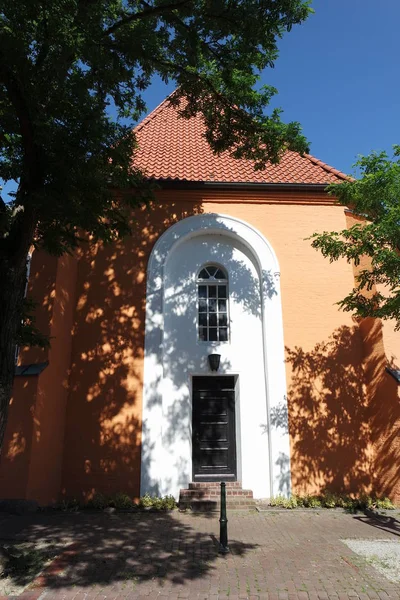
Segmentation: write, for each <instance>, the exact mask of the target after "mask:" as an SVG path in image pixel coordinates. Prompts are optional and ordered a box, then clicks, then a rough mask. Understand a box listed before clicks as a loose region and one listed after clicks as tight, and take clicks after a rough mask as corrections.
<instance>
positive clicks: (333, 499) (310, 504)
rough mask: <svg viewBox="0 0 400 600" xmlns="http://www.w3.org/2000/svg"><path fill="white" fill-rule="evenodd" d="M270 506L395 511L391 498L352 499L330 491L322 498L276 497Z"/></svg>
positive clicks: (361, 495) (307, 496)
mask: <svg viewBox="0 0 400 600" xmlns="http://www.w3.org/2000/svg"><path fill="white" fill-rule="evenodd" d="M269 504H270V506H277V507H280V508H299V507H304V508H321V507H324V508H344V509H345V510H351V511H355V510H365V509H366V508H381V509H386V510H391V509H394V508H395V506H394V504H393V503H392V502H391V501H390V500H389V498H377V497H376V496H369V495H368V494H360V496H359V497H358V498H352V497H350V496H347V495H345V494H336V493H334V492H331V491H329V490H324V491H323V492H322V494H321V495H320V496H317V495H311V494H305V495H304V496H297V495H295V494H293V495H292V496H290V497H289V498H286V497H285V496H281V495H279V496H275V497H273V498H271V499H270V502H269Z"/></svg>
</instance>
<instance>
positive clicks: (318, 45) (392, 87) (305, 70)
mask: <svg viewBox="0 0 400 600" xmlns="http://www.w3.org/2000/svg"><path fill="white" fill-rule="evenodd" d="M313 8H314V10H315V14H314V15H311V16H310V17H309V19H308V20H307V21H306V22H305V23H303V24H302V25H299V26H297V27H295V28H293V29H292V31H291V32H290V33H287V34H286V35H285V36H284V38H283V39H282V40H281V41H280V44H279V47H280V56H279V58H278V60H277V62H276V65H275V68H274V69H268V70H267V71H265V73H264V74H263V76H262V82H263V83H267V84H270V85H274V86H275V87H276V88H278V92H279V94H278V96H277V97H276V98H275V100H274V106H280V107H281V108H282V109H283V110H284V113H283V117H282V118H283V119H284V120H286V121H289V120H290V121H292V120H294V121H299V122H300V123H301V124H302V126H303V131H304V133H305V135H306V136H307V138H308V140H309V142H310V145H311V153H312V154H314V156H316V157H318V158H319V159H321V160H323V161H324V162H327V163H328V164H330V165H332V166H333V167H336V168H337V169H340V170H342V171H344V172H346V173H352V172H353V171H352V164H353V163H354V161H355V159H356V157H357V155H358V154H369V153H370V152H371V151H372V150H387V151H388V152H390V151H391V147H392V145H393V144H395V143H400V120H399V116H400V78H399V66H398V64H399V48H398V42H399V38H400V36H399V23H400V2H399V0H384V2H380V3H377V2H376V0H314V2H313ZM173 89H174V85H173V83H171V84H170V85H168V86H165V85H164V84H163V83H162V82H160V81H158V80H155V81H154V84H153V85H152V86H151V87H150V88H149V89H148V90H147V91H146V93H145V100H146V102H147V107H148V111H151V110H152V109H153V108H155V107H156V106H157V105H158V104H159V103H160V102H161V101H162V100H163V99H164V97H165V96H166V95H167V94H168V93H170V92H171V91H172V90H173ZM7 187H8V188H9V187H10V186H7Z"/></svg>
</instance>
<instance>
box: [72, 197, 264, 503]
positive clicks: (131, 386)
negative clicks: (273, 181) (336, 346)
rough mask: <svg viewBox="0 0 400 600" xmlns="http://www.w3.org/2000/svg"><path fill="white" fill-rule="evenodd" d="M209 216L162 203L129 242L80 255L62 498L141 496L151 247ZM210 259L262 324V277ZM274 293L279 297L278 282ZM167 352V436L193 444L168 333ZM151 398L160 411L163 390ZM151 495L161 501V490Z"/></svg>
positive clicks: (186, 362)
mask: <svg viewBox="0 0 400 600" xmlns="http://www.w3.org/2000/svg"><path fill="white" fill-rule="evenodd" d="M202 212H203V210H202V206H201V204H200V203H197V204H196V203H188V202H164V203H162V202H161V201H159V202H156V203H155V204H154V208H153V209H152V210H147V209H144V210H141V211H138V214H137V215H135V218H136V221H135V223H133V226H132V228H133V233H132V236H131V237H129V238H126V239H124V240H121V241H119V242H117V243H113V244H110V245H108V246H105V245H101V244H99V245H96V246H93V247H91V248H87V247H86V248H83V249H82V250H81V255H80V261H79V270H78V283H77V290H78V291H77V306H76V311H75V324H74V331H73V349H72V361H71V374H70V381H69V385H70V394H69V399H68V406H67V421H66V435H65V443H64V466H63V479H62V494H63V496H64V497H68V498H69V497H71V496H75V497H77V498H79V499H82V496H83V497H84V498H85V499H87V498H90V497H91V496H92V495H93V493H95V492H97V491H100V492H102V493H106V494H113V493H116V492H117V491H123V492H126V493H129V494H130V495H131V496H134V497H138V496H139V494H140V489H139V484H140V468H141V451H142V453H144V455H143V460H142V468H145V469H146V468H147V470H148V467H149V460H150V458H149V457H150V455H151V451H152V449H151V448H149V447H145V448H142V450H141V427H142V422H141V413H142V384H143V358H144V331H145V308H146V269H147V263H148V259H149V256H150V253H151V250H152V248H153V245H154V243H155V242H156V241H157V239H158V238H159V236H160V235H161V234H162V233H163V232H164V231H165V230H166V229H167V228H169V227H170V226H172V225H173V224H174V223H176V222H177V221H179V220H181V219H183V218H185V217H188V216H190V215H194V214H200V213H202ZM212 260H215V261H217V262H219V263H221V264H223V265H224V266H225V267H226V268H227V270H228V273H229V276H230V278H231V279H230V281H231V282H233V278H239V279H241V280H242V281H245V285H243V286H242V287H241V288H239V286H235V289H236V290H239V291H237V292H236V293H237V295H238V298H236V300H237V301H240V302H241V304H242V306H243V310H245V311H248V312H250V313H252V314H256V315H257V316H259V311H260V302H259V290H258V288H259V281H258V278H257V279H255V278H254V277H251V273H250V272H249V271H248V270H247V269H245V268H244V267H243V266H242V265H241V264H240V263H239V262H238V261H237V260H235V258H234V257H233V253H232V251H228V250H226V249H225V251H224V252H221V253H219V254H218V256H213V255H211V254H210V261H212ZM180 287H182V289H183V290H186V292H188V290H189V288H190V287H191V289H192V292H193V289H194V288H193V279H190V281H189V279H188V278H187V277H186V278H184V279H183V280H182V281H181V282H180ZM178 292H179V290H177V293H178ZM269 293H270V294H273V293H274V290H273V280H272V276H271V283H270V289H269ZM150 301H151V300H150ZM187 301H188V297H187V294H185V293H181V300H180V303H181V309H182V310H181V313H180V315H181V316H179V319H181V318H182V319H185V327H186V334H187V335H192V336H193V339H194V340H195V339H196V336H197V332H196V315H194V318H193V319H192V321H188V320H187V316H186V314H185V307H186V304H187ZM165 344H166V345H167V349H166V352H167V354H168V357H169V361H168V368H169V369H171V370H172V371H174V372H175V373H178V377H177V378H176V382H177V383H178V384H179V385H177V387H176V389H174V390H172V394H173V395H174V398H175V401H174V404H173V405H172V406H171V408H170V413H171V414H170V415H169V425H168V428H167V430H166V435H167V436H179V435H183V436H187V435H188V431H187V429H186V428H185V431H182V429H183V428H182V423H181V420H182V411H184V410H185V409H184V406H183V405H182V401H181V399H182V389H181V388H183V387H184V386H187V385H188V381H187V377H188V376H187V369H188V368H189V369H190V357H185V356H182V355H180V354H179V353H177V352H174V349H175V348H176V347H177V333H176V332H175V331H172V332H171V331H170V332H169V337H168V339H166V340H165ZM205 372H207V371H205ZM157 396H158V398H157ZM154 398H155V402H159V395H158V393H157V390H154ZM178 468H180V467H179V465H178ZM181 469H182V471H183V470H184V469H185V465H184V464H182V465H181ZM144 479H146V474H144ZM152 491H153V493H155V494H158V493H159V491H158V490H157V489H156V488H153V489H152Z"/></svg>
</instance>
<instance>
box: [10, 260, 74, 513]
mask: <svg viewBox="0 0 400 600" xmlns="http://www.w3.org/2000/svg"><path fill="white" fill-rule="evenodd" d="M75 286H76V260H75V259H74V258H72V257H70V256H63V257H62V258H60V259H56V258H54V257H49V256H46V255H44V254H43V253H40V252H35V253H34V255H33V258H32V265H31V278H30V290H29V292H30V294H31V295H32V296H33V298H34V299H35V300H36V302H37V304H38V309H37V325H38V327H39V328H40V329H41V331H43V332H44V333H46V334H47V335H48V336H49V337H50V339H51V348H50V349H49V350H47V349H46V350H39V349H34V348H33V349H29V350H28V349H27V350H22V351H21V353H20V362H22V363H23V364H28V363H30V362H44V361H46V360H47V361H48V362H49V366H48V367H47V368H46V369H45V370H44V371H42V373H41V374H40V375H39V376H26V377H17V378H16V380H15V385H14V395H13V396H14V397H13V399H12V402H11V406H10V416H9V422H8V427H7V432H6V438H5V442H4V447H3V451H2V456H1V462H0V497H7V498H21V497H22V498H29V499H35V500H37V501H38V502H39V503H41V504H49V503H53V502H55V501H56V500H57V499H58V498H59V495H60V486H61V467H62V456H63V448H64V431H65V408H66V402H67V396H68V373H69V367H70V353H71V331H72V326H73V321H72V319H73V309H74V307H75Z"/></svg>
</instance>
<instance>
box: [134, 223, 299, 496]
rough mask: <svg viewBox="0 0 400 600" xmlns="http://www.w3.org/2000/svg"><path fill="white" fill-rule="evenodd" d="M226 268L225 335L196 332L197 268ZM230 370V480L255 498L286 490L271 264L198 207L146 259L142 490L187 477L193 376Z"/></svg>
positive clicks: (278, 322)
mask: <svg viewBox="0 0 400 600" xmlns="http://www.w3.org/2000/svg"><path fill="white" fill-rule="evenodd" d="M207 263H213V264H220V265H221V266H222V267H224V269H225V270H226V272H227V274H228V286H229V301H230V337H229V341H228V342H203V341H199V340H198V335H197V274H198V272H199V269H200V267H201V266H202V265H204V264H207ZM211 352H218V353H219V354H220V355H221V366H220V369H219V373H218V374H219V375H234V376H235V379H236V381H237V382H238V385H237V389H238V391H237V397H236V409H235V410H236V454H237V474H238V477H237V478H238V479H239V480H240V481H242V485H243V487H244V488H246V489H252V490H253V492H254V496H255V497H256V498H257V497H259V498H260V497H269V496H272V495H277V494H285V495H286V494H288V493H289V492H290V459H289V456H290V453H289V433H288V417H287V400H286V380H285V367H284V346H283V327H282V310H281V296H280V286H279V266H278V262H277V258H276V256H275V253H274V251H273V250H272V248H271V246H270V244H269V243H268V241H267V240H266V239H265V238H264V237H263V236H262V235H261V234H260V233H259V232H258V231H257V230H256V229H255V228H253V227H252V226H250V225H249V224H247V223H245V222H243V221H241V220H239V219H235V218H233V217H229V216H225V215H218V214H202V215H196V216H193V217H189V218H186V219H183V220H182V221H180V222H178V223H176V224H175V225H173V226H172V227H170V228H169V229H168V230H167V231H166V232H165V233H164V234H163V235H162V236H161V237H160V238H159V240H158V241H157V243H156V244H155V246H154V248H153V250H152V253H151V256H150V260H149V265H148V272H147V297H146V338H145V362H144V386H143V432H142V460H141V494H144V493H146V492H148V493H150V494H151V493H155V494H157V495H164V494H172V495H174V496H175V497H177V496H178V494H179V489H180V488H182V487H187V484H188V483H189V482H190V481H192V431H191V426H192V400H191V395H192V389H191V386H192V377H195V376H199V375H210V371H209V368H208V363H207V355H208V354H210V353H211Z"/></svg>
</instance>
